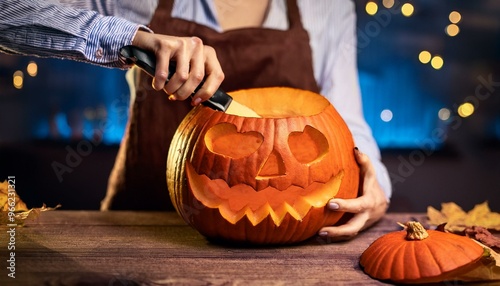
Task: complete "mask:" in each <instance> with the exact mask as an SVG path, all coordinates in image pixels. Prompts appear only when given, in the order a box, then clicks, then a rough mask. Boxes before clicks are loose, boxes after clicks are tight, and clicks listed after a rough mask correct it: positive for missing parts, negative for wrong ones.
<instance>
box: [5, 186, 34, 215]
mask: <svg viewBox="0 0 500 286" xmlns="http://www.w3.org/2000/svg"><path fill="white" fill-rule="evenodd" d="M13 205H14V207H15V211H26V210H28V207H27V206H26V204H25V203H24V202H23V201H22V200H21V198H20V197H19V196H18V195H17V193H16V190H15V189H13V188H9V183H8V181H3V182H2V183H0V211H2V212H7V211H9V207H11V206H13Z"/></svg>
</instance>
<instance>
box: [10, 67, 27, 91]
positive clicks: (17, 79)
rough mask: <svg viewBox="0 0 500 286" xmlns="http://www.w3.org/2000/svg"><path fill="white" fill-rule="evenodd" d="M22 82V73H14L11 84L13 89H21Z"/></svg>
mask: <svg viewBox="0 0 500 286" xmlns="http://www.w3.org/2000/svg"><path fill="white" fill-rule="evenodd" d="M23 82H24V74H23V72H22V71H16V72H14V75H13V78H12V84H13V85H14V87H15V88H17V89H21V88H23Z"/></svg>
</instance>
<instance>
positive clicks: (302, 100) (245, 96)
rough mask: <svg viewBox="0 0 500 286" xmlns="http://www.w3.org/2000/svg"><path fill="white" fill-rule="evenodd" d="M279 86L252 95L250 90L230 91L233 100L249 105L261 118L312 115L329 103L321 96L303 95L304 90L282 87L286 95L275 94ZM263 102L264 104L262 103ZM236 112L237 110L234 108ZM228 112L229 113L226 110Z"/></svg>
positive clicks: (319, 111) (260, 90)
mask: <svg viewBox="0 0 500 286" xmlns="http://www.w3.org/2000/svg"><path fill="white" fill-rule="evenodd" d="M278 89H279V88H270V89H265V88H264V89H259V96H252V95H253V94H252V93H253V91H252V90H239V91H237V92H233V93H231V96H232V97H233V99H234V100H235V101H237V102H238V103H241V104H242V105H244V106H248V107H250V108H251V109H252V110H253V111H255V112H256V113H257V114H259V115H260V116H261V117H262V118H287V117H295V116H300V117H302V116H313V115H316V114H319V113H321V112H322V111H323V110H325V108H327V107H328V106H329V105H330V102H329V101H328V99H326V98H325V97H323V96H315V97H307V96H303V93H304V91H302V90H299V89H296V90H293V89H288V88H282V89H283V90H286V92H287V94H286V95H280V96H276V93H277V90H278ZM263 103H265V104H263ZM234 111H236V112H237V110H234ZM228 114H231V113H230V112H228ZM232 115H238V116H244V114H236V113H233V114H232Z"/></svg>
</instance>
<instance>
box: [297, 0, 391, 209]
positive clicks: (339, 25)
mask: <svg viewBox="0 0 500 286" xmlns="http://www.w3.org/2000/svg"><path fill="white" fill-rule="evenodd" d="M309 1H310V2H311V3H307V1H302V2H299V3H300V4H301V6H300V8H301V11H303V12H304V13H302V15H301V16H302V21H303V23H304V26H305V27H306V29H308V31H309V33H310V37H311V39H310V41H311V47H312V49H313V61H314V62H315V65H314V69H315V77H316V80H317V82H318V84H319V86H320V89H321V94H323V95H324V96H325V97H327V98H328V99H329V100H330V102H331V103H332V104H333V106H334V107H335V108H336V109H337V111H338V112H339V113H340V114H341V116H342V117H343V119H344V120H345V122H346V123H347V125H348V126H349V129H350V130H351V133H352V135H353V138H354V142H355V144H356V146H357V147H358V148H359V150H360V151H361V152H363V153H365V154H366V155H368V157H369V158H370V160H371V162H372V164H373V165H374V167H375V169H376V173H377V179H378V182H379V184H380V186H381V187H382V189H383V190H384V192H385V194H386V197H387V199H388V200H389V199H390V197H391V194H392V184H391V181H390V178H389V175H388V172H387V168H386V167H385V165H384V164H383V163H382V161H381V155H380V150H379V148H378V145H377V143H376V141H375V138H374V137H373V135H372V131H371V128H370V127H369V125H368V124H367V122H366V120H365V118H364V114H363V106H362V100H361V91H360V86H359V79H358V68H357V52H358V49H357V46H356V45H357V38H356V14H355V9H354V3H353V2H352V1H346V0H324V1H317V0H309ZM312 2H314V3H312ZM320 15H321V16H320ZM319 19H321V20H319Z"/></svg>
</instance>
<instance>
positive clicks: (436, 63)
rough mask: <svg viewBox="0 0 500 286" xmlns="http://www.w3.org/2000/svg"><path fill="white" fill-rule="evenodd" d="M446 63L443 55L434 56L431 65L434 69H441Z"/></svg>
mask: <svg viewBox="0 0 500 286" xmlns="http://www.w3.org/2000/svg"><path fill="white" fill-rule="evenodd" d="M443 65H444V60H443V58H442V57H441V56H434V57H433V58H432V60H431V66H432V67H433V68H434V69H437V70H438V69H441V68H442V67H443Z"/></svg>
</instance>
